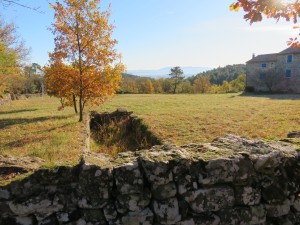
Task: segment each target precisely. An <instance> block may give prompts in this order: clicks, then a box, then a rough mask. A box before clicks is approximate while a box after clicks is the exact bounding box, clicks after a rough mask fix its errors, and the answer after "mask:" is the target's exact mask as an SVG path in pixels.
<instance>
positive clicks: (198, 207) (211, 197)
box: [185, 187, 235, 213]
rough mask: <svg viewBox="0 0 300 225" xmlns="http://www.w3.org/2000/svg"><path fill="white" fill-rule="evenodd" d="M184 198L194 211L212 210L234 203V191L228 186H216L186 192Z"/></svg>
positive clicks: (230, 205)
mask: <svg viewBox="0 0 300 225" xmlns="http://www.w3.org/2000/svg"><path fill="white" fill-rule="evenodd" d="M185 200H186V201H187V202H188V204H189V206H190V207H191V209H192V210H193V211H194V212H196V213H203V212H210V211H212V212H214V211H218V210H220V209H223V208H227V207H232V206H233V205H234V200H235V199H234V192H233V189H232V188H230V187H216V188H208V189H199V190H197V191H191V192H187V194H186V195H185Z"/></svg>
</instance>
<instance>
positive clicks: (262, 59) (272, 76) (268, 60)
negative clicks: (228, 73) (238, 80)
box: [246, 47, 300, 93]
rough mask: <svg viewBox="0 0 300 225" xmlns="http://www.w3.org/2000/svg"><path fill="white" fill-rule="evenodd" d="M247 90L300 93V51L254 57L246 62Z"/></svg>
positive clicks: (287, 50) (284, 51) (293, 49)
mask: <svg viewBox="0 0 300 225" xmlns="http://www.w3.org/2000/svg"><path fill="white" fill-rule="evenodd" d="M246 88H247V89H248V90H252V91H255V92H280V93H300V49H296V48H291V47H290V48H287V49H285V50H283V51H282V52H279V53H274V54H265V55H258V56H255V55H253V57H252V59H251V60H249V61H248V62H246Z"/></svg>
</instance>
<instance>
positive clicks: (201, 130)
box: [97, 94, 300, 145]
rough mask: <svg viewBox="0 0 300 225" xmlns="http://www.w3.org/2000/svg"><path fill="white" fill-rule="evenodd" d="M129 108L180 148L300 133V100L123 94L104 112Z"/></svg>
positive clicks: (100, 108) (276, 96) (106, 105)
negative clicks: (230, 136)
mask: <svg viewBox="0 0 300 225" xmlns="http://www.w3.org/2000/svg"><path fill="white" fill-rule="evenodd" d="M118 107H124V108H127V109H128V110H129V111H133V112H134V113H135V114H136V115H138V116H139V117H142V118H143V119H144V120H145V122H146V123H147V124H148V125H149V126H150V128H151V130H152V131H154V132H155V133H156V134H157V135H158V136H159V137H162V138H163V139H165V140H166V141H167V142H171V143H175V144H178V145H182V144H186V143H191V142H194V143H195V142H196V143H199V142H207V141H210V140H211V139H213V138H215V137H220V136H224V135H226V134H236V135H242V136H245V137H249V138H264V139H278V138H284V137H286V135H287V133H288V132H289V131H292V130H300V95H255V96H250V95H241V94H216V95H213V94H211V95H120V96H117V97H115V98H113V99H111V100H110V101H108V102H107V103H105V104H104V105H102V106H101V107H99V108H97V110H99V111H112V110H115V109H116V108H118Z"/></svg>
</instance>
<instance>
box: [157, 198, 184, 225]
mask: <svg viewBox="0 0 300 225" xmlns="http://www.w3.org/2000/svg"><path fill="white" fill-rule="evenodd" d="M152 207H153V211H154V214H155V216H156V219H157V221H158V222H159V223H160V224H175V223H177V222H179V221H180V220H181V215H180V212H179V207H178V201H177V199H176V198H171V199H168V200H165V201H156V200H154V201H153V206H152Z"/></svg>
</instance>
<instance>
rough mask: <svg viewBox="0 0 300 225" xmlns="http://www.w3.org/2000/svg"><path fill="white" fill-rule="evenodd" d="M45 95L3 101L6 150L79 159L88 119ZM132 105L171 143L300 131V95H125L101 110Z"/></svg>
mask: <svg viewBox="0 0 300 225" xmlns="http://www.w3.org/2000/svg"><path fill="white" fill-rule="evenodd" d="M58 106H59V101H58V100H57V99H55V98H49V97H42V98H31V99H27V100H19V101H14V102H12V103H11V104H10V105H6V106H0V154H1V155H13V156H38V157H41V158H43V159H45V160H46V162H49V163H54V162H55V163H64V164H65V163H66V162H71V163H72V162H77V161H78V159H79V157H80V154H81V150H82V146H81V143H82V126H83V125H82V124H81V123H78V122H77V121H78V116H76V115H74V112H73V109H72V108H66V109H65V110H63V111H58V110H57V107H58ZM120 107H122V108H127V109H128V110H129V111H133V112H134V113H135V114H136V115H138V116H139V117H141V118H143V119H144V120H145V123H146V124H148V125H149V127H150V128H151V130H152V131H153V132H154V133H155V134H157V135H158V136H159V137H161V138H162V139H164V140H165V142H168V143H175V144H178V145H182V144H186V143H191V142H194V143H195V142H196V143H199V142H207V141H210V140H211V139H213V138H215V137H218V136H224V135H226V134H237V135H242V136H246V137H249V138H264V139H280V138H284V137H286V135H287V133H288V132H289V131H292V130H300V127H299V125H300V95H257V96H247V95H239V94H218V95H120V96H116V97H113V98H112V99H110V100H109V101H107V102H106V103H105V104H104V105H102V106H100V107H97V108H93V109H92V110H97V111H114V110H116V108H120Z"/></svg>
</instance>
